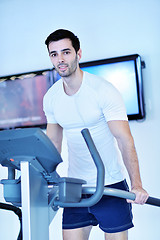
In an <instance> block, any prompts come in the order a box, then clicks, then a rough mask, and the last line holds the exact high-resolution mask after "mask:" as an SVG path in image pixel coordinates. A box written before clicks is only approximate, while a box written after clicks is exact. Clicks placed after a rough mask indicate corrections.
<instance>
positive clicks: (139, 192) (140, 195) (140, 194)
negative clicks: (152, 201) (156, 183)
mask: <svg viewBox="0 0 160 240" xmlns="http://www.w3.org/2000/svg"><path fill="white" fill-rule="evenodd" d="M131 192H133V193H135V195H136V199H135V200H134V201H133V200H129V199H127V202H128V203H137V204H145V202H146V201H147V199H148V197H149V195H148V193H147V192H146V191H145V190H144V189H143V188H142V187H134V188H132V190H131Z"/></svg>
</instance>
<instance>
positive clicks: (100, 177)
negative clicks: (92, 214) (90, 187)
mask: <svg viewBox="0 0 160 240" xmlns="http://www.w3.org/2000/svg"><path fill="white" fill-rule="evenodd" d="M81 133H82V136H83V138H84V140H85V142H86V144H87V147H88V149H89V152H90V154H91V156H92V158H93V161H94V163H95V165H96V168H97V182H96V188H95V192H94V194H93V195H92V196H91V197H90V198H87V199H81V201H80V202H77V203H73V202H72V203H67V202H60V201H59V200H55V201H54V205H55V206H60V207H90V206H93V205H94V204H96V203H97V202H98V201H99V200H100V199H101V198H102V196H103V191H104V176H105V169H104V164H103V162H102V159H101V157H100V155H99V153H98V151H97V148H96V146H95V144H94V142H93V140H92V137H91V135H90V132H89V130H88V129H87V128H85V129H83V130H82V131H81Z"/></svg>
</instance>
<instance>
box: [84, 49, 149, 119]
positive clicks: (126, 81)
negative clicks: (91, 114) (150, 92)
mask: <svg viewBox="0 0 160 240" xmlns="http://www.w3.org/2000/svg"><path fill="white" fill-rule="evenodd" d="M80 67H81V69H82V70H83V71H87V72H89V73H92V74H96V75H99V76H101V77H103V78H104V79H106V80H108V81H109V82H111V83H112V84H113V85H114V86H115V87H116V88H117V89H118V90H119V92H120V93H121V95H122V97H123V100H124V103H125V106H126V110H127V115H128V119H129V120H133V119H143V118H144V117H145V111H144V101H143V85H142V71H141V70H142V65H141V58H140V56H139V55H138V54H134V55H128V56H123V57H117V58H111V59H103V60H98V61H92V62H86V63H81V64H80Z"/></svg>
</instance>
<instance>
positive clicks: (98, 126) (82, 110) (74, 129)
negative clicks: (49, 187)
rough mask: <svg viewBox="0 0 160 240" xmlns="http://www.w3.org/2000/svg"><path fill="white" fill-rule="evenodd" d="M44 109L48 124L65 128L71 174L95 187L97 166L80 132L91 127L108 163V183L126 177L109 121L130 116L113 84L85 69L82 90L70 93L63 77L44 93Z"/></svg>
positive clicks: (105, 163) (106, 168) (105, 161)
mask: <svg viewBox="0 0 160 240" xmlns="http://www.w3.org/2000/svg"><path fill="white" fill-rule="evenodd" d="M44 112H45V114H46V118H47V122H48V123H58V124H59V125H60V126H62V128H63V129H64V131H65V135H66V138H67V145H68V162H69V166H68V176H69V177H75V178H81V179H84V180H86V181H87V185H88V186H95V183H96V167H95V165H94V162H93V160H92V157H91V155H90V153H89V150H88V148H87V146H86V143H85V141H84V139H83V137H82V134H81V130H82V129H84V128H88V129H89V131H90V134H91V136H92V138H93V141H94V143H95V146H96V148H97V150H98V151H99V154H100V156H101V158H102V160H103V163H104V166H105V185H107V184H113V183H116V182H119V181H122V180H123V179H124V176H123V171H122V164H120V163H121V162H122V161H121V154H120V151H119V149H118V147H117V143H116V141H115V138H114V137H113V135H112V134H111V132H110V130H109V127H108V124H107V122H108V121H112V120H126V121H127V115H126V109H125V106H124V103H123V100H122V97H121V95H120V93H119V92H118V90H117V89H116V88H115V87H113V85H112V84H111V83H109V82H108V81H106V80H105V79H102V78H100V77H98V76H95V75H93V74H90V73H87V72H84V73H83V81H82V85H81V87H80V89H79V90H78V91H77V92H76V93H75V94H74V95H72V96H68V95H67V94H66V93H65V92H64V88H63V82H62V79H60V80H59V81H57V82H56V83H55V84H54V85H53V86H52V87H51V88H50V89H49V90H48V92H47V93H46V95H45V96H44Z"/></svg>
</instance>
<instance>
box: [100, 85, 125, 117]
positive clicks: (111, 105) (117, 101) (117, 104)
mask: <svg viewBox="0 0 160 240" xmlns="http://www.w3.org/2000/svg"><path fill="white" fill-rule="evenodd" d="M100 105H101V108H102V112H103V114H104V116H105V119H106V121H107V122H108V121H112V120H126V121H128V118H127V113H126V108H125V104H124V101H123V98H122V96H121V94H120V92H119V91H118V90H117V89H116V88H115V87H114V86H113V85H112V84H111V83H109V82H107V81H106V83H103V84H102V86H101V93H100Z"/></svg>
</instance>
